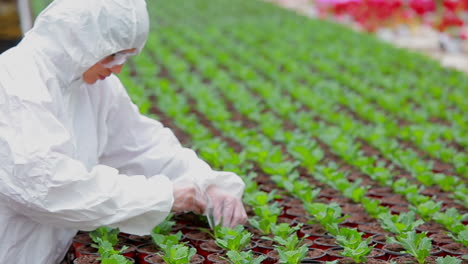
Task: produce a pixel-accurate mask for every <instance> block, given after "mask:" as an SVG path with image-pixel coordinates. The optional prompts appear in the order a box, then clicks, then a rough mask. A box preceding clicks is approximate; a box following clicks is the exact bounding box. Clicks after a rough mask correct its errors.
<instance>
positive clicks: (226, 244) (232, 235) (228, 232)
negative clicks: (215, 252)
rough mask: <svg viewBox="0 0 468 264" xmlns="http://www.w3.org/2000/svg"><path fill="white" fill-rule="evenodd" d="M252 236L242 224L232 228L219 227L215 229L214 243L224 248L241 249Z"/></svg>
mask: <svg viewBox="0 0 468 264" xmlns="http://www.w3.org/2000/svg"><path fill="white" fill-rule="evenodd" d="M252 236H253V234H251V233H249V231H247V230H244V226H242V225H238V226H236V227H234V228H229V227H221V228H219V229H218V230H216V244H217V245H218V246H220V247H222V248H224V249H226V250H230V251H241V250H242V249H243V248H245V247H246V246H247V244H249V242H250V239H251V238H252Z"/></svg>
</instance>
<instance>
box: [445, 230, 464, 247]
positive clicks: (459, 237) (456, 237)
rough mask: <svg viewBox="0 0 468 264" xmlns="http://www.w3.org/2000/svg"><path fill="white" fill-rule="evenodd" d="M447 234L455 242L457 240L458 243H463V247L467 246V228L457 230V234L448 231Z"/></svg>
mask: <svg viewBox="0 0 468 264" xmlns="http://www.w3.org/2000/svg"><path fill="white" fill-rule="evenodd" d="M449 236H450V237H452V238H453V240H455V242H458V243H460V244H463V245H464V246H465V247H468V228H465V230H463V231H461V232H459V233H458V234H451V233H449Z"/></svg>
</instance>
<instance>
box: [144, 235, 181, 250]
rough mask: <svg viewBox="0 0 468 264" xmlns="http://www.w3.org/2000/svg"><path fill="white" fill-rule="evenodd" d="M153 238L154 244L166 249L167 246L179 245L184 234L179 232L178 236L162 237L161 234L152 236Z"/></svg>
mask: <svg viewBox="0 0 468 264" xmlns="http://www.w3.org/2000/svg"><path fill="white" fill-rule="evenodd" d="M151 237H152V238H153V242H154V243H155V244H156V245H157V246H159V247H160V248H163V247H165V246H166V245H169V244H172V245H175V244H178V243H179V241H180V240H181V239H182V232H180V231H179V232H177V233H176V234H170V235H161V234H154V233H152V234H151Z"/></svg>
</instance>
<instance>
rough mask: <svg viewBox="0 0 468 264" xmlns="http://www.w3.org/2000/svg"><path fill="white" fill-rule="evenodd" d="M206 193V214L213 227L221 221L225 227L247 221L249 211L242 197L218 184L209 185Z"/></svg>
mask: <svg viewBox="0 0 468 264" xmlns="http://www.w3.org/2000/svg"><path fill="white" fill-rule="evenodd" d="M206 193H207V195H208V206H207V208H206V211H205V215H206V217H207V218H208V221H209V223H210V226H211V228H213V227H214V225H218V224H220V223H221V224H222V225H223V226H225V227H231V228H233V227H235V226H236V225H241V224H244V223H245V222H247V213H246V212H245V209H244V205H243V204H242V199H241V198H237V197H235V196H233V195H231V194H229V193H228V192H226V191H224V190H222V189H220V188H218V187H216V186H210V187H208V188H207V190H206ZM213 222H214V223H213Z"/></svg>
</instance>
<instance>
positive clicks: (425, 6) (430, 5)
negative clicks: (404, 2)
mask: <svg viewBox="0 0 468 264" xmlns="http://www.w3.org/2000/svg"><path fill="white" fill-rule="evenodd" d="M409 5H410V7H411V9H413V10H414V12H416V13H417V14H418V15H420V16H422V15H425V14H427V13H429V12H433V11H435V10H436V5H435V3H434V1H432V0H411V1H410V2H409Z"/></svg>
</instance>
